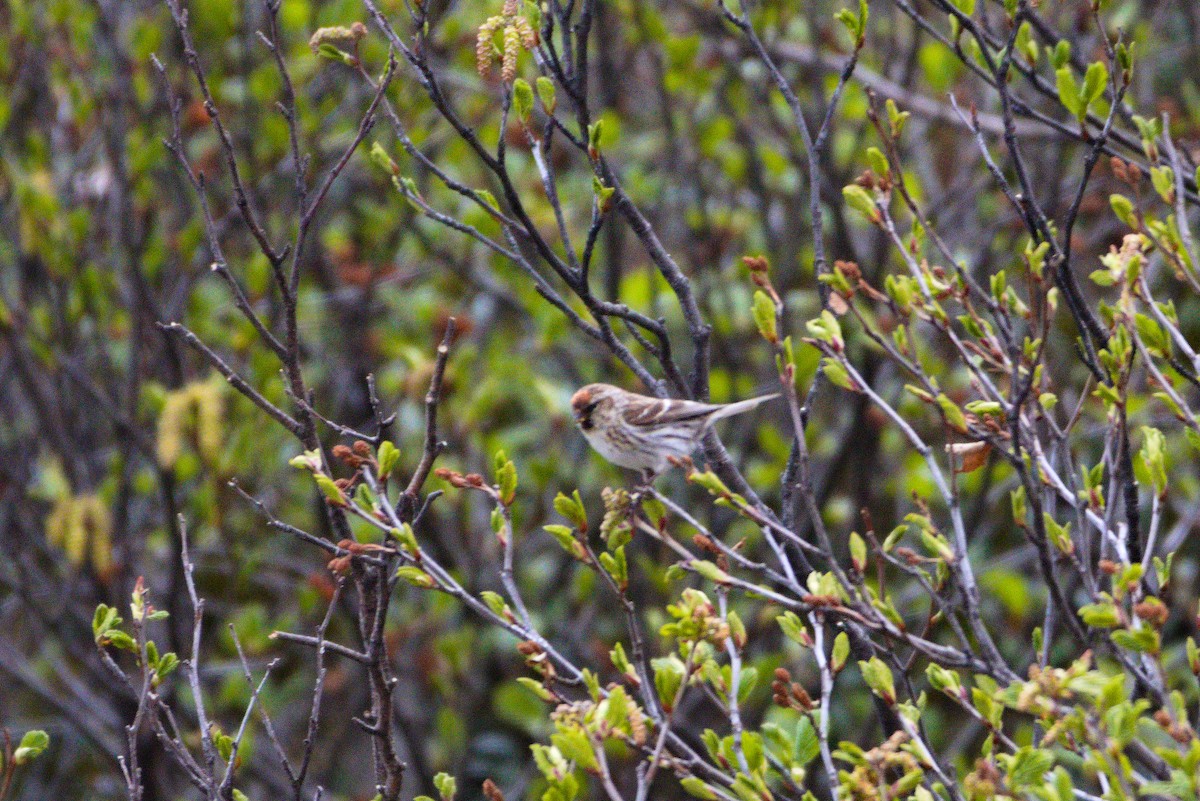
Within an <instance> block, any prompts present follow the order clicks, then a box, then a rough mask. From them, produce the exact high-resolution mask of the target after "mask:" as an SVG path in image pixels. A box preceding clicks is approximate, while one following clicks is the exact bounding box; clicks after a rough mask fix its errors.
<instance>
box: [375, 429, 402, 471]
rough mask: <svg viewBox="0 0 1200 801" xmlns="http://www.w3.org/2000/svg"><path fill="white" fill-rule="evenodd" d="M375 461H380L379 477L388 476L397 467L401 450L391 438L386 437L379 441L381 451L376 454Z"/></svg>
mask: <svg viewBox="0 0 1200 801" xmlns="http://www.w3.org/2000/svg"><path fill="white" fill-rule="evenodd" d="M375 461H377V462H378V463H379V477H380V478H387V477H388V476H389V475H391V473H392V470H394V469H395V468H396V463H397V462H399V461H400V451H399V450H397V449H396V446H395V445H393V444H392V443H391V441H390V440H386V439H385V440H384V441H383V442H381V443H379V452H378V453H377V454H376V455H375Z"/></svg>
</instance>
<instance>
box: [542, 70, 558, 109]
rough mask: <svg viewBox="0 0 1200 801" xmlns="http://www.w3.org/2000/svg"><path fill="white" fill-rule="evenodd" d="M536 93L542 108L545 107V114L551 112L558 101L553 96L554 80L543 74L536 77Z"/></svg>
mask: <svg viewBox="0 0 1200 801" xmlns="http://www.w3.org/2000/svg"><path fill="white" fill-rule="evenodd" d="M537 93H538V97H539V98H541V101H542V108H544V109H546V113H547V114H553V113H554V109H555V108H556V107H557V106H558V101H557V100H556V99H555V96H554V81H552V80H550V79H549V78H547V77H546V76H545V75H542V76H540V77H538V79H537Z"/></svg>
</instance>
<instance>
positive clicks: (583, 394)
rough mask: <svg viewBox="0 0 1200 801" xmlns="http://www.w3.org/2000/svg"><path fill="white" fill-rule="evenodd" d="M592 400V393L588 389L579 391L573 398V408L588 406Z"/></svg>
mask: <svg viewBox="0 0 1200 801" xmlns="http://www.w3.org/2000/svg"><path fill="white" fill-rule="evenodd" d="M591 400H592V393H591V391H590V390H589V389H588V388H587V387H584V388H583V389H581V390H579V391H578V392H576V393H575V394H574V395H572V396H571V406H572V408H575V409H578V408H579V407H581V406H586V405H587V404H588V403H590V402H591Z"/></svg>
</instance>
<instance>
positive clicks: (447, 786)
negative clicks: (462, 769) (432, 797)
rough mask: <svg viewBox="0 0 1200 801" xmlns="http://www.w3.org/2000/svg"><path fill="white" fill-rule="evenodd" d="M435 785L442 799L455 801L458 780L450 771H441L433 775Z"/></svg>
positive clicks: (443, 800)
mask: <svg viewBox="0 0 1200 801" xmlns="http://www.w3.org/2000/svg"><path fill="white" fill-rule="evenodd" d="M433 786H434V787H436V788H437V791H438V794H439V795H441V797H442V801H454V796H455V795H456V794H457V793H458V782H456V781H455V780H454V777H453V776H451V775H450V774H449V773H439V774H438V775H436V776H434V777H433Z"/></svg>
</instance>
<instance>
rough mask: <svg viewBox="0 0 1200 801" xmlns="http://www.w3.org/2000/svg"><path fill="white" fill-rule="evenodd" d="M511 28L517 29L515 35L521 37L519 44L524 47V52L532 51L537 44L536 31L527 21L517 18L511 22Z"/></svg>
mask: <svg viewBox="0 0 1200 801" xmlns="http://www.w3.org/2000/svg"><path fill="white" fill-rule="evenodd" d="M512 26H513V27H514V28H516V29H517V33H518V34H520V35H521V44H523V45H525V49H526V50H533V49H534V48H535V47H537V44H538V35H537V31H535V30H534V29H533V26H532V25H530V24H529V20H527V19H525V18H524V17H517V18H516V19H514V20H513V22H512Z"/></svg>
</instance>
